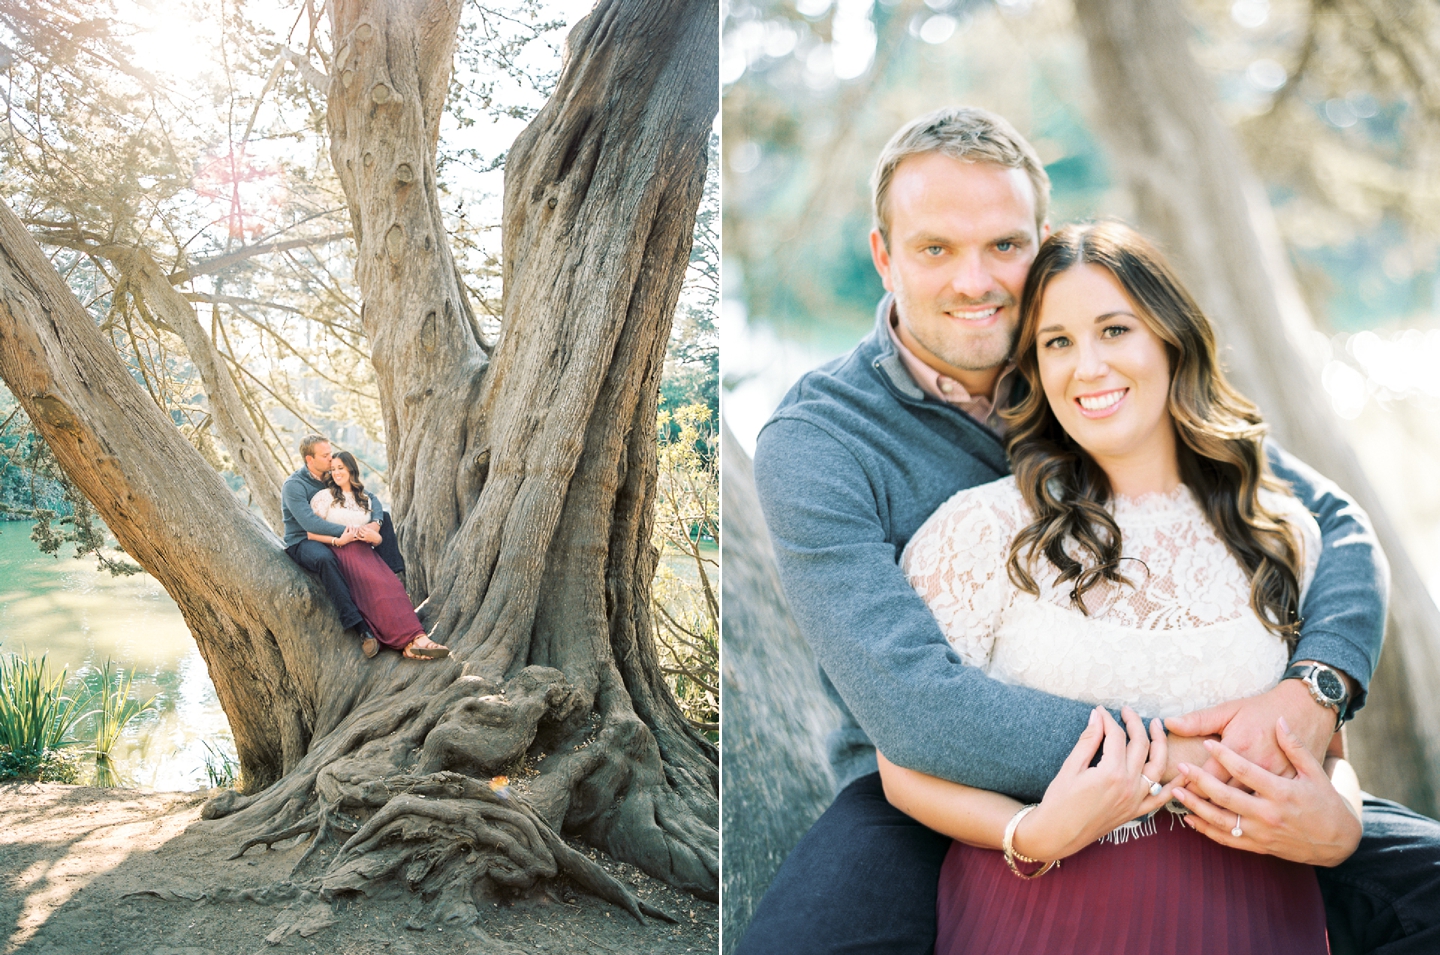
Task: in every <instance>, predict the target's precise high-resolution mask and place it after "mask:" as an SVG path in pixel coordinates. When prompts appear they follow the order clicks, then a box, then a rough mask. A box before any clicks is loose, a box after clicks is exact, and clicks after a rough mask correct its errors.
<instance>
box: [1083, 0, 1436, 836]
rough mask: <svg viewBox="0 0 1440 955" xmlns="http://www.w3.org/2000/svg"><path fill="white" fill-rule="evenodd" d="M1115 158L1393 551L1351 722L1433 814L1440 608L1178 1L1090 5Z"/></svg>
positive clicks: (1409, 797) (1309, 447)
mask: <svg viewBox="0 0 1440 955" xmlns="http://www.w3.org/2000/svg"><path fill="white" fill-rule="evenodd" d="M1075 9H1076V13H1077V15H1078V17H1079V21H1080V25H1081V28H1082V30H1083V32H1084V34H1085V38H1086V41H1087V43H1088V45H1089V54H1090V70H1091V76H1092V79H1093V82H1094V85H1095V95H1096V100H1097V102H1098V103H1099V104H1100V109H1099V115H1098V116H1097V117H1096V120H1097V122H1098V126H1099V128H1100V130H1101V132H1102V133H1103V134H1104V136H1105V138H1106V140H1107V142H1108V144H1109V152H1110V155H1111V159H1112V161H1113V162H1114V164H1115V167H1116V169H1117V170H1118V171H1119V173H1120V176H1121V178H1122V180H1123V181H1124V182H1125V183H1126V184H1127V185H1128V186H1129V188H1130V191H1131V192H1132V194H1133V195H1134V198H1135V204H1136V212H1137V215H1138V217H1139V219H1140V223H1141V225H1142V226H1143V227H1144V228H1145V229H1146V230H1148V231H1149V232H1150V233H1151V234H1152V235H1154V236H1155V237H1156V238H1158V240H1159V241H1160V243H1161V245H1163V246H1164V247H1165V248H1166V249H1167V250H1168V251H1169V252H1170V253H1171V255H1172V257H1173V259H1174V260H1175V263H1176V265H1177V267H1178V268H1179V269H1180V271H1181V272H1182V273H1183V275H1184V277H1185V279H1186V282H1187V284H1188V285H1189V287H1190V288H1191V290H1192V291H1193V292H1194V293H1195V295H1196V297H1197V298H1198V299H1199V300H1200V302H1201V304H1202V305H1203V306H1204V308H1205V310H1206V312H1207V313H1208V314H1209V315H1210V317H1211V318H1212V319H1213V320H1214V321H1215V323H1216V325H1217V327H1218V329H1219V331H1220V338H1221V341H1222V343H1223V344H1225V345H1228V346H1229V347H1228V348H1227V350H1226V352H1225V357H1226V360H1227V364H1228V366H1229V371H1230V374H1231V376H1232V378H1233V380H1234V381H1235V383H1236V385H1237V386H1238V387H1240V389H1241V390H1242V391H1244V392H1245V393H1246V394H1248V395H1249V396H1250V397H1251V398H1252V399H1254V400H1255V401H1256V402H1257V403H1258V404H1259V405H1260V407H1261V409H1262V411H1263V412H1264V414H1265V418H1266V420H1267V421H1268V422H1269V423H1270V424H1271V427H1272V430H1273V432H1274V433H1275V435H1276V436H1277V437H1278V438H1279V439H1280V440H1281V441H1282V442H1283V443H1284V445H1285V446H1286V447H1287V448H1288V449H1290V450H1291V451H1293V452H1294V453H1295V454H1297V455H1298V456H1299V457H1300V458H1302V459H1303V460H1305V461H1306V462H1308V463H1309V464H1311V465H1313V466H1314V467H1315V468H1317V469H1318V470H1319V471H1321V472H1322V473H1323V474H1325V475H1326V476H1328V477H1329V478H1331V479H1332V480H1334V481H1335V482H1336V483H1338V484H1339V485H1340V486H1341V487H1343V488H1345V489H1346V490H1347V491H1349V492H1350V493H1351V494H1353V495H1354V496H1355V497H1356V499H1357V500H1358V501H1359V502H1360V504H1361V505H1362V506H1363V507H1364V508H1365V509H1366V510H1367V511H1368V512H1369V514H1370V517H1371V520H1372V521H1373V522H1374V525H1375V530H1376V533H1377V535H1378V536H1379V539H1380V543H1381V545H1382V546H1383V547H1384V549H1385V553H1386V554H1387V555H1388V556H1389V558H1390V566H1391V571H1392V586H1391V594H1390V626H1389V629H1388V639H1387V642H1386V653H1385V655H1384V657H1382V659H1381V663H1380V667H1379V669H1378V670H1377V672H1376V674H1375V678H1374V681H1373V683H1372V685H1371V697H1370V702H1369V703H1368V704H1367V706H1366V708H1365V710H1364V711H1363V712H1362V714H1361V716H1360V717H1359V719H1357V720H1356V721H1355V723H1354V724H1352V727H1353V728H1352V730H1351V742H1352V747H1353V750H1354V753H1353V756H1354V759H1355V761H1356V763H1357V766H1358V769H1359V772H1360V775H1361V779H1362V781H1363V782H1364V784H1365V786H1366V788H1367V789H1369V790H1371V791H1373V792H1376V793H1378V794H1381V795H1385V796H1389V797H1390V798H1393V799H1397V800H1400V801H1402V802H1405V803H1407V804H1408V805H1410V806H1412V807H1413V808H1415V809H1417V810H1420V811H1422V812H1428V813H1430V814H1432V815H1434V814H1435V812H1436V808H1437V806H1436V802H1435V794H1436V793H1437V792H1440V696H1437V694H1436V693H1435V687H1436V686H1437V685H1440V610H1437V608H1436V606H1435V603H1434V601H1433V600H1432V599H1431V597H1430V594H1429V591H1428V590H1427V588H1426V587H1425V585H1424V582H1423V581H1422V580H1421V578H1420V575H1419V574H1418V573H1417V572H1416V570H1415V567H1414V565H1413V564H1412V563H1411V562H1410V559H1409V557H1408V555H1407V554H1406V552H1405V547H1404V545H1403V543H1402V541H1401V540H1400V537H1399V535H1398V534H1397V533H1396V531H1395V527H1394V525H1393V523H1392V522H1391V520H1390V519H1389V517H1388V516H1387V515H1386V513H1385V508H1384V506H1383V504H1382V503H1381V501H1380V499H1379V497H1378V495H1377V494H1376V492H1375V490H1374V488H1373V487H1372V486H1371V484H1370V482H1369V480H1368V479H1367V478H1366V476H1365V472H1364V470H1363V469H1362V467H1361V466H1360V462H1359V461H1358V460H1357V458H1356V456H1355V453H1354V451H1353V450H1352V449H1351V448H1350V446H1349V444H1348V443H1347V442H1346V441H1345V439H1344V437H1343V431H1342V429H1341V427H1340V422H1339V421H1338V420H1337V419H1336V417H1335V416H1334V414H1333V412H1332V411H1331V410H1330V402H1329V400H1328V399H1327V397H1326V395H1325V392H1324V391H1323V389H1322V388H1321V387H1320V375H1319V369H1318V368H1314V367H1312V362H1311V358H1310V357H1309V356H1310V354H1311V350H1310V349H1309V348H1307V347H1306V345H1307V342H1308V339H1309V337H1310V336H1311V335H1312V334H1313V328H1314V326H1313V323H1312V321H1311V318H1310V315H1309V314H1308V312H1307V310H1306V308H1305V305H1304V302H1303V300H1302V298H1301V296H1300V295H1299V293H1298V290H1297V288H1296V285H1295V279H1294V276H1293V274H1292V273H1291V271H1290V267H1289V263H1288V260H1287V258H1286V254H1285V250H1284V248H1283V246H1282V244H1281V242H1280V238H1279V233H1278V230H1277V228H1276V225H1275V222H1274V219H1273V214H1272V212H1271V210H1270V206H1269V204H1268V202H1267V201H1266V199H1265V195H1264V191H1263V190H1262V189H1261V187H1260V185H1259V183H1258V181H1257V180H1256V179H1255V177H1254V176H1253V174H1252V173H1251V172H1250V170H1249V165H1248V163H1247V162H1246V160H1245V157H1244V155H1243V154H1242V153H1241V152H1240V149H1239V147H1238V146H1237V144H1236V141H1235V138H1234V136H1233V135H1232V134H1231V132H1230V130H1229V129H1228V128H1227V127H1226V126H1225V124H1224V122H1222V121H1221V119H1220V118H1219V116H1218V115H1217V113H1216V111H1215V106H1214V94H1213V93H1212V92H1211V83H1210V80H1209V78H1208V77H1206V76H1205V75H1204V73H1203V71H1201V69H1200V68H1199V65H1198V64H1197V63H1196V62H1195V60H1194V58H1193V56H1192V55H1191V53H1190V49H1189V46H1188V43H1187V40H1188V37H1189V36H1190V33H1191V28H1190V25H1189V24H1188V23H1187V22H1186V20H1185V18H1184V16H1183V14H1182V13H1181V11H1180V9H1179V7H1178V4H1177V3H1176V0H1138V2H1137V0H1076V4H1075Z"/></svg>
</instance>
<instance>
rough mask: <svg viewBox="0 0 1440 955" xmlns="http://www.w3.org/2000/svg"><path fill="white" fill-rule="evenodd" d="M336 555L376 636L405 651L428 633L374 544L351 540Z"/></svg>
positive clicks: (367, 622)
mask: <svg viewBox="0 0 1440 955" xmlns="http://www.w3.org/2000/svg"><path fill="white" fill-rule="evenodd" d="M335 556H336V557H338V558H339V559H340V574H341V575H342V576H343V577H344V578H345V583H347V584H349V585H350V599H352V600H354V601H355V606H356V607H357V608H358V609H359V610H360V616H362V617H364V618H365V626H367V627H369V628H370V632H371V633H373V634H374V635H375V639H377V640H379V641H380V642H381V643H383V644H384V645H385V646H387V647H391V648H392V649H395V650H403V649H405V647H407V646H409V644H410V641H411V640H414V639H415V638H416V637H417V636H419V635H421V634H423V633H424V632H425V628H424V627H422V626H421V625H420V618H419V617H417V616H415V608H414V607H413V606H412V605H411V604H410V598H409V597H408V596H407V595H406V593H405V586H404V585H403V584H401V583H400V578H399V577H396V576H395V572H394V571H393V570H391V569H390V568H389V566H388V565H386V563H385V561H383V560H381V559H380V555H379V554H377V553H375V549H374V548H373V547H371V546H370V545H369V544H367V543H365V541H351V542H350V543H348V544H345V545H343V546H341V547H337V548H336V549H335Z"/></svg>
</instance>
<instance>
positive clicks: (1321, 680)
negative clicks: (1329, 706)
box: [1315, 670, 1345, 703]
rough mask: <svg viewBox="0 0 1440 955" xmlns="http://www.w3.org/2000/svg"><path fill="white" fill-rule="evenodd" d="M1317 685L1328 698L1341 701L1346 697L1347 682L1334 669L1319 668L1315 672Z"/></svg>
mask: <svg viewBox="0 0 1440 955" xmlns="http://www.w3.org/2000/svg"><path fill="white" fill-rule="evenodd" d="M1315 686H1316V688H1317V689H1318V690H1319V691H1320V692H1321V693H1322V694H1323V695H1324V696H1325V698H1326V699H1327V700H1334V701H1335V702H1337V703H1338V702H1339V701H1340V700H1343V699H1345V684H1344V683H1342V682H1341V680H1340V677H1339V676H1337V675H1336V674H1335V672H1334V671H1333V670H1319V671H1317V672H1316V674H1315Z"/></svg>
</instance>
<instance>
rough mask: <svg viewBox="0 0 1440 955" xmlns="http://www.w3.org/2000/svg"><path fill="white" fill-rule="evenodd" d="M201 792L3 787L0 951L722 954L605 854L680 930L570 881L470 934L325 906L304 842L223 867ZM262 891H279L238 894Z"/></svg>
mask: <svg viewBox="0 0 1440 955" xmlns="http://www.w3.org/2000/svg"><path fill="white" fill-rule="evenodd" d="M204 800H205V794H204V793H151V792H140V791H135V790H125V789H109V790H106V789H91V788H87V787H82V786H60V785H52V784H41V785H35V784H26V783H7V784H3V785H0V924H3V926H4V930H5V934H4V937H3V939H0V955H11V953H21V952H23V953H26V955H256V953H269V952H273V953H275V955H287V953H292V952H294V953H335V955H412V953H413V955H420V953H422V952H423V953H425V955H452V953H454V955H458V953H461V952H477V953H490V952H494V953H505V955H511V953H519V952H526V953H530V952H539V953H547V955H566V953H579V952H586V953H589V952H599V953H606V952H622V953H626V955H630V953H635V955H640V953H655V955H690V953H706V955H708V953H714V952H717V951H718V950H719V937H718V918H719V916H718V909H717V907H716V906H714V905H712V904H710V903H706V902H700V901H698V900H696V899H694V898H692V897H690V896H688V895H685V894H683V893H679V892H676V891H674V890H673V889H670V888H669V887H667V886H665V885H662V884H661V883H659V882H656V881H655V880H654V879H651V878H649V877H648V876H645V875H644V874H643V873H641V872H640V871H639V870H637V869H635V868H634V867H632V866H628V865H624V864H619V863H614V862H606V861H605V860H604V859H603V857H602V859H601V861H602V863H603V864H604V865H605V867H606V868H607V869H608V870H609V871H610V873H611V874H612V875H614V876H616V877H617V878H618V879H619V880H620V881H621V882H624V883H627V884H629V885H631V886H632V887H633V890H634V891H635V893H636V894H637V895H638V896H639V897H640V898H642V899H644V900H645V901H647V902H649V903H650V904H652V905H655V906H656V907H658V908H660V909H661V910H663V911H665V912H667V913H669V914H670V915H672V916H674V917H675V918H676V919H677V922H676V924H670V923H667V922H664V921H661V920H658V919H649V920H647V922H646V924H644V925H641V924H639V923H637V922H636V921H635V920H634V919H633V918H631V917H630V916H629V915H628V914H626V913H625V912H624V911H623V910H622V909H618V908H616V907H614V906H612V905H609V904H608V903H605V902H600V901H598V900H596V899H593V898H590V897H588V896H584V895H581V894H579V893H577V892H574V891H572V890H570V888H569V887H568V886H566V885H564V884H554V885H552V886H550V887H549V888H548V889H546V890H543V891H539V892H537V893H536V894H535V895H534V897H531V898H526V899H522V900H518V901H512V902H501V903H491V905H490V909H489V911H482V916H481V920H480V923H479V925H477V926H475V927H473V928H460V929H455V928H452V927H446V926H437V925H435V924H434V923H433V922H432V921H431V919H430V914H429V913H430V907H429V906H428V905H427V904H426V903H425V902H424V901H423V900H422V899H420V898H419V897H418V896H416V895H413V894H411V893H409V892H406V891H404V890H401V889H396V890H392V891H391V892H389V893H387V894H386V895H385V896H384V897H381V898H374V899H365V898H356V899H351V900H344V901H339V902H335V903H334V904H326V903H323V902H320V901H318V900H316V899H314V898H313V897H310V896H308V895H307V894H304V893H303V892H302V891H301V889H300V888H298V887H293V886H292V887H286V886H285V885H284V884H283V883H285V881H286V880H287V878H288V876H289V872H290V869H291V866H293V865H294V864H295V862H296V861H297V860H298V859H299V858H300V856H301V855H302V854H303V853H304V851H305V845H304V843H301V844H298V845H297V844H290V843H281V844H278V845H277V846H276V848H275V849H274V850H272V851H269V852H267V851H265V850H264V849H263V848H260V847H257V848H254V849H251V850H250V851H249V852H248V853H247V854H246V855H245V856H244V857H243V858H241V859H237V860H234V861H227V857H228V856H230V855H232V854H233V853H234V851H235V849H236V848H238V846H237V845H236V844H235V840H234V839H232V838H224V839H221V838H218V837H216V836H214V835H211V834H210V832H209V831H208V828H209V827H208V824H204V823H201V824H199V825H196V823H197V822H199V818H200V805H201V803H202V802H203V801H204ZM313 864H314V860H312V862H311V863H310V864H309V865H307V869H306V871H307V872H308V871H309V868H310V865H313ZM266 886H270V887H272V888H271V890H270V895H271V896H273V897H274V900H273V901H268V902H264V903H257V902H255V901H253V899H254V894H253V893H252V894H251V896H250V897H249V898H247V899H243V900H242V899H239V898H238V896H239V892H240V891H243V890H245V889H260V888H263V887H266ZM276 886H278V887H279V888H278V889H277V888H275V887H276ZM226 890H229V891H228V892H227V891H226ZM227 896H228V898H229V900H225V899H226V897H227Z"/></svg>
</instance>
